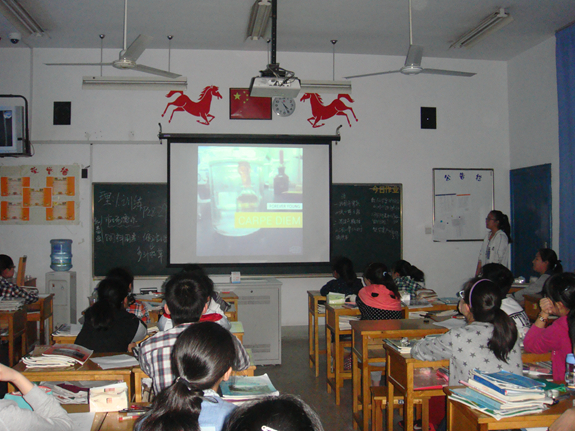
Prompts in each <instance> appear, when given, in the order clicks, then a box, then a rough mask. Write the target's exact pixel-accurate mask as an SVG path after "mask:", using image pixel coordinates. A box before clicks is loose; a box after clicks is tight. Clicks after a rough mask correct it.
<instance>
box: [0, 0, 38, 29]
mask: <svg viewBox="0 0 575 431" xmlns="http://www.w3.org/2000/svg"><path fill="white" fill-rule="evenodd" d="M0 13H1V14H2V15H4V17H5V18H6V19H7V20H8V21H9V22H10V24H12V25H13V26H14V27H16V29H17V30H18V31H19V32H20V33H22V34H23V35H25V36H31V35H34V36H43V35H44V33H45V30H44V29H43V28H42V27H40V25H39V24H38V23H37V22H36V20H35V19H34V18H32V17H31V16H30V14H29V13H28V12H27V11H26V9H24V8H23V7H22V5H20V3H18V2H17V1H16V0H0Z"/></svg>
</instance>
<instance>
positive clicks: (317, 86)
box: [300, 79, 351, 94]
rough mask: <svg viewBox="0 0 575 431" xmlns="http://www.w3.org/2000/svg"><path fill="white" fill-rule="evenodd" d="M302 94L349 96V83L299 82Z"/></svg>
mask: <svg viewBox="0 0 575 431" xmlns="http://www.w3.org/2000/svg"><path fill="white" fill-rule="evenodd" d="M300 82H301V91H302V92H303V93H320V94H324V93H330V94H351V81H314V80H303V79H302V80H301V81H300Z"/></svg>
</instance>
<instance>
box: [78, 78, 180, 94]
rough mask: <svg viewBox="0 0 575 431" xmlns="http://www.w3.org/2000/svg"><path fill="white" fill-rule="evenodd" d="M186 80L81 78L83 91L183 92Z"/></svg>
mask: <svg viewBox="0 0 575 431" xmlns="http://www.w3.org/2000/svg"><path fill="white" fill-rule="evenodd" d="M186 88H188V78H186V77H185V76H181V77H179V78H175V79H169V78H134V77H121V76H83V77H82V89H83V90H163V91H166V90H185V89H186Z"/></svg>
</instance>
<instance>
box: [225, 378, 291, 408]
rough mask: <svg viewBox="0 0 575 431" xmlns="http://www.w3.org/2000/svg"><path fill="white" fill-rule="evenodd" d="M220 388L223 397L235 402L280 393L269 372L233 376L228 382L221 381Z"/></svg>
mask: <svg viewBox="0 0 575 431" xmlns="http://www.w3.org/2000/svg"><path fill="white" fill-rule="evenodd" d="M220 388H221V390H222V398H223V399H225V400H226V401H231V402H233V403H237V402H245V401H251V400H255V399H258V398H262V397H265V396H268V395H275V396H277V395H279V394H280V393H279V392H278V391H277V389H276V388H275V387H274V385H273V384H272V382H271V380H270V378H269V377H268V375H267V374H264V375H262V376H233V377H232V378H230V380H228V381H227V382H222V383H220Z"/></svg>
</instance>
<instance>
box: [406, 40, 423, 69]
mask: <svg viewBox="0 0 575 431" xmlns="http://www.w3.org/2000/svg"><path fill="white" fill-rule="evenodd" d="M422 57H423V46H420V45H409V51H407V57H406V58H405V66H421V58H422Z"/></svg>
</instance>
